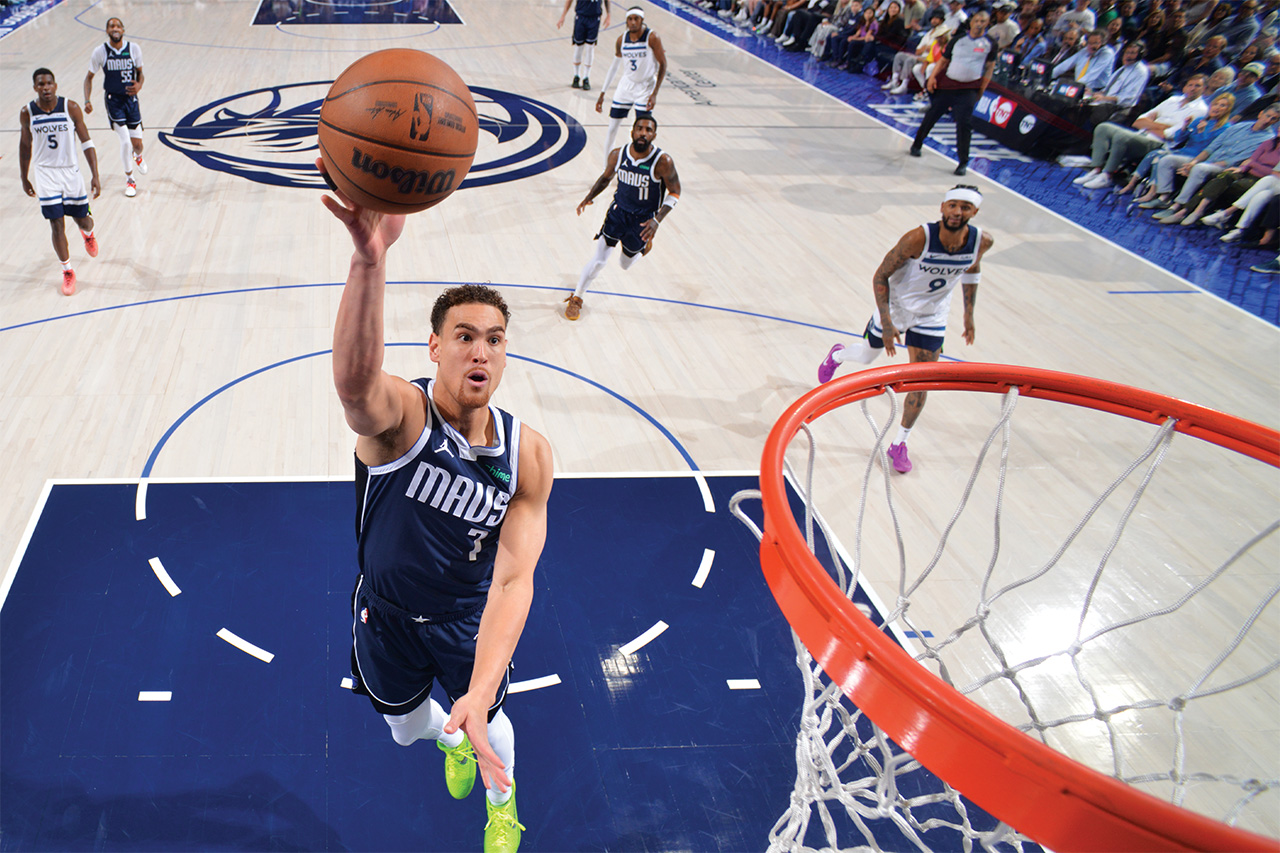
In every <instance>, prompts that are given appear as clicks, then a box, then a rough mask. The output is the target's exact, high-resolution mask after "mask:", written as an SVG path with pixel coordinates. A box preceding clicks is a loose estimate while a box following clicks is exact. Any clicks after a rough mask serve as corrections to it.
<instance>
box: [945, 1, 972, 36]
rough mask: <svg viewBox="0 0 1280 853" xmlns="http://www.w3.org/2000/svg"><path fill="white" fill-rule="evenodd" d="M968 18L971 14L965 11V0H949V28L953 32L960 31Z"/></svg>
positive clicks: (947, 18) (947, 19)
mask: <svg viewBox="0 0 1280 853" xmlns="http://www.w3.org/2000/svg"><path fill="white" fill-rule="evenodd" d="M967 20H969V15H968V14H967V13H966V12H965V11H964V0H947V17H946V25H947V29H948V30H950V31H951V32H953V33H954V32H960V31H961V30H963V29H964V22H965V21H967Z"/></svg>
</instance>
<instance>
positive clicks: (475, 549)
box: [467, 527, 489, 563]
mask: <svg viewBox="0 0 1280 853" xmlns="http://www.w3.org/2000/svg"><path fill="white" fill-rule="evenodd" d="M467 535H468V536H474V537H475V539H476V541H475V544H474V545H472V546H471V553H470V554H468V555H467V559H468V560H470V561H471V562H473V563H474V562H475V561H476V557H479V556H480V547H481V546H482V545H484V538H485V537H486V536H488V535H489V531H487V530H481V529H480V528H478V527H473V528H471V529H470V530H468V531H467Z"/></svg>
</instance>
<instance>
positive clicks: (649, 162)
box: [613, 145, 667, 215]
mask: <svg viewBox="0 0 1280 853" xmlns="http://www.w3.org/2000/svg"><path fill="white" fill-rule="evenodd" d="M661 156H662V150H661V149H660V148H658V147H657V146H654V147H653V148H651V149H650V150H649V156H647V157H645V158H644V159H643V160H632V159H631V146H630V145H624V146H622V148H621V150H620V151H619V152H618V170H617V177H618V190H617V192H616V193H615V194H614V198H613V203H614V205H616V206H617V207H618V208H619V209H620V210H624V211H626V212H627V213H631V214H640V215H645V214H648V215H652V214H654V213H657V212H658V208H660V207H662V198H663V196H665V195H666V194H667V186H666V184H665V183H663V181H662V178H660V177H658V176H657V175H655V174H653V167H654V166H656V165H657V164H658V158H659V157H661Z"/></svg>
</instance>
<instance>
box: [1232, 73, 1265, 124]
mask: <svg viewBox="0 0 1280 853" xmlns="http://www.w3.org/2000/svg"><path fill="white" fill-rule="evenodd" d="M1266 70H1267V69H1266V66H1264V65H1263V64H1262V63H1261V62H1250V63H1249V64H1248V65H1246V66H1245V67H1244V68H1241V69H1240V75H1239V76H1238V77H1236V83H1235V85H1234V86H1232V87H1231V88H1229V89H1227V91H1228V92H1230V93H1231V94H1233V95H1235V96H1236V107H1235V109H1234V110H1232V112H1231V115H1232V117H1233V118H1234V117H1235V116H1238V115H1240V114H1241V113H1242V112H1244V111H1245V109H1246V108H1247V107H1248V106H1249V105H1250V104H1252V103H1253V102H1254V101H1256V100H1258V98H1261V97H1262V88H1261V87H1260V86H1259V85H1258V81H1259V80H1261V79H1262V75H1263V74H1264V73H1266Z"/></svg>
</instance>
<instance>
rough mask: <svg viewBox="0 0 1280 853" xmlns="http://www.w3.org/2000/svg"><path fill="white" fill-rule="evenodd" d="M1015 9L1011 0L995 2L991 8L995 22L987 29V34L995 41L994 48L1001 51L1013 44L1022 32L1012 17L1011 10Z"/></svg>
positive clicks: (1015, 6)
mask: <svg viewBox="0 0 1280 853" xmlns="http://www.w3.org/2000/svg"><path fill="white" fill-rule="evenodd" d="M1016 8H1017V5H1016V4H1015V3H1014V2H1013V0H996V4H995V6H993V7H992V12H993V13H994V14H995V19H996V22H995V23H994V24H992V25H991V26H990V27H988V28H987V34H988V35H989V36H991V38H993V39H995V40H996V47H998V48H1000V49H1001V50H1004V49H1005V48H1007V47H1008V46H1009V45H1011V44H1013V40H1014V39H1016V38H1017V37H1018V34H1019V33H1020V32H1022V28H1021V27H1019V26H1018V22H1017V21H1015V20H1014V19H1013V17H1012V15H1013V10H1014V9H1016Z"/></svg>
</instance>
